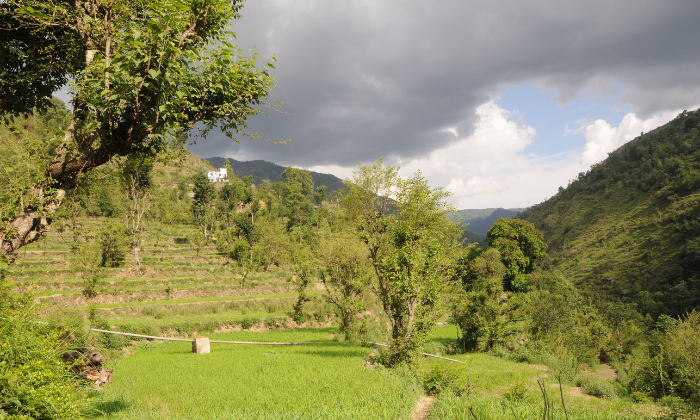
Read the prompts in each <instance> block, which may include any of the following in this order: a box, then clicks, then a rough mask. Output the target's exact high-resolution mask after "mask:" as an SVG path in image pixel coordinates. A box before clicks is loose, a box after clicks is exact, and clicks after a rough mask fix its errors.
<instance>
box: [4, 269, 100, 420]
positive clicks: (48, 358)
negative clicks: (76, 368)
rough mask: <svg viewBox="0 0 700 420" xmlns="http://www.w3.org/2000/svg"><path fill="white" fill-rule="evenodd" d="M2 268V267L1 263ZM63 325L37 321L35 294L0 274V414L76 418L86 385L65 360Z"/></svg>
mask: <svg viewBox="0 0 700 420" xmlns="http://www.w3.org/2000/svg"><path fill="white" fill-rule="evenodd" d="M2 269H3V270H4V267H3V268H2ZM63 334H64V331H61V330H59V329H52V328H49V327H47V326H45V325H40V324H37V323H36V319H35V317H34V314H33V308H32V299H31V298H29V297H26V296H19V295H17V294H15V293H14V292H12V291H11V290H10V287H9V285H8V284H7V283H6V281H5V280H4V274H3V275H2V279H0V417H2V418H17V419H30V418H31V419H76V418H81V417H82V413H83V412H84V411H85V409H86V408H87V407H86V405H87V400H86V396H87V394H86V390H85V388H84V387H83V386H82V385H81V384H80V383H79V382H78V380H77V379H76V378H75V377H74V376H73V374H72V373H71V372H70V371H69V369H68V365H66V364H65V363H63V361H62V360H61V354H62V350H63V343H62V341H61V337H62V335H63Z"/></svg>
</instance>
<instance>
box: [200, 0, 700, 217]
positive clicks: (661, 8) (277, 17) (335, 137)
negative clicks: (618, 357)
mask: <svg viewBox="0 0 700 420" xmlns="http://www.w3.org/2000/svg"><path fill="white" fill-rule="evenodd" d="M699 21H700V2H699V1H697V0H689V1H687V0H673V1H668V0H657V1H651V0H625V1H617V0H588V1H585V2H582V1H579V2H561V1H555V0H500V1H498V2H487V1H468V0H435V1H431V2H426V1H413V0H401V1H399V0H342V1H341V0H251V1H249V2H247V3H246V4H245V7H244V9H243V10H242V17H241V19H239V20H237V21H234V22H232V28H233V30H234V31H235V32H236V33H237V39H238V42H239V46H240V47H241V48H242V49H243V50H244V51H249V50H251V49H252V48H254V51H255V52H257V53H259V54H260V56H259V58H260V59H261V60H263V61H264V60H265V59H266V58H268V57H271V56H273V55H274V57H275V58H276V59H277V63H276V69H275V70H274V71H273V72H272V76H273V77H274V78H275V79H276V86H275V87H274V88H273V89H272V90H271V92H270V98H271V99H272V100H280V101H282V102H283V104H282V106H281V110H282V111H284V112H283V113H281V112H275V111H270V112H268V114H267V115H263V116H258V117H255V118H252V119H251V120H250V121H249V126H250V131H252V132H256V133H259V134H262V135H266V136H267V138H268V139H269V140H271V141H272V142H279V141H283V140H287V139H289V140H291V141H290V142H288V143H286V144H283V145H275V144H273V143H268V142H266V141H264V140H250V139H245V138H243V139H241V142H240V144H238V143H236V142H234V141H232V140H231V139H228V138H226V137H225V136H224V135H223V134H221V133H218V132H214V133H210V134H209V135H208V136H207V138H205V139H197V141H196V144H194V145H192V146H191V148H190V150H191V151H192V152H194V153H196V154H198V155H200V156H201V157H205V158H206V157H211V156H223V157H231V158H235V159H238V160H254V159H263V160H267V161H270V162H274V163H277V164H280V165H283V166H295V167H301V168H306V169H310V170H315V171H318V172H326V173H332V174H334V175H337V176H339V177H340V178H346V177H349V176H351V175H352V170H353V169H355V168H356V167H357V165H358V162H362V163H373V162H375V161H376V160H377V159H379V158H380V157H384V161H385V162H386V163H387V164H391V165H399V166H401V172H400V173H401V174H402V175H404V176H411V175H412V174H413V173H415V172H416V171H418V170H420V171H421V172H422V174H423V176H425V177H426V178H427V179H428V180H429V182H430V184H431V186H433V187H445V188H447V189H449V190H450V191H451V192H452V197H451V199H450V200H451V201H452V202H453V203H454V204H455V205H456V206H457V208H459V209H464V208H487V207H506V208H512V207H528V206H531V205H534V204H537V203H540V202H542V201H544V200H545V199H546V198H548V197H551V196H552V195H554V194H555V193H556V192H557V189H558V188H559V187H560V186H564V187H566V185H567V184H568V183H569V181H570V180H572V179H574V178H575V177H576V176H577V174H578V173H580V172H585V171H586V170H588V169H589V168H590V166H591V165H592V164H595V163H598V162H600V161H602V160H604V159H605V158H606V157H607V154H608V153H609V152H611V151H612V150H615V149H616V148H618V147H619V146H621V145H622V144H624V143H625V142H627V141H629V140H632V139H633V138H635V137H636V136H639V135H640V133H642V132H646V131H649V130H651V129H653V128H655V127H657V126H659V125H662V124H664V123H666V122H668V121H670V120H671V119H673V118H674V117H675V116H676V115H678V113H679V112H681V111H683V110H685V109H687V110H691V109H696V108H698V106H700V95H699V94H700V54H698V46H697V45H698V44H697V42H698V40H700V25H698V22H699Z"/></svg>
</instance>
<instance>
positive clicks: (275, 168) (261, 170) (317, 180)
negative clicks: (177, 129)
mask: <svg viewBox="0 0 700 420" xmlns="http://www.w3.org/2000/svg"><path fill="white" fill-rule="evenodd" d="M225 159H226V158H222V157H218V156H217V157H210V158H206V159H205V160H206V161H208V162H209V164H210V165H212V166H214V167H215V168H223V167H224V160H225ZM228 161H229V163H230V164H231V168H232V169H233V173H234V174H236V176H238V177H240V178H242V177H244V176H247V175H252V176H253V179H254V180H255V183H256V184H258V183H260V182H262V180H263V179H269V180H270V181H271V182H277V181H281V180H282V172H283V171H284V170H285V169H286V167H285V166H281V165H278V164H276V163H272V162H267V161H264V160H248V161H240V160H236V159H231V158H228ZM310 173H311V178H312V179H313V181H314V186H315V187H318V186H320V185H325V186H326V187H328V192H329V193H330V192H333V191H335V190H339V189H342V188H345V184H343V180H342V179H340V178H338V177H337V176H335V175H331V174H323V173H320V172H314V171H310Z"/></svg>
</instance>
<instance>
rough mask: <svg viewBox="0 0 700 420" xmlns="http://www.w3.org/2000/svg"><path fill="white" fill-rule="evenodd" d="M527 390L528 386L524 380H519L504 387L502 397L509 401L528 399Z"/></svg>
mask: <svg viewBox="0 0 700 420" xmlns="http://www.w3.org/2000/svg"><path fill="white" fill-rule="evenodd" d="M527 392H528V388H527V385H525V382H523V381H519V382H516V383H514V384H512V385H511V386H509V387H508V388H506V390H505V391H504V392H503V397H505V399H506V400H508V401H510V402H520V401H525V400H527V399H528V395H527Z"/></svg>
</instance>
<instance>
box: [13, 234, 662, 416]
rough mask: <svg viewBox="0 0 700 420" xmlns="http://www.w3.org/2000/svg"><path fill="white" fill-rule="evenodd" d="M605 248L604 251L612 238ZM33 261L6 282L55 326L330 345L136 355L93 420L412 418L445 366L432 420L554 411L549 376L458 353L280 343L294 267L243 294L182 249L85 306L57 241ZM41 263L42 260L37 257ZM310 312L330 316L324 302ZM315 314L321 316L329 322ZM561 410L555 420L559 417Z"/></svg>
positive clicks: (163, 250) (156, 256) (429, 346)
mask: <svg viewBox="0 0 700 420" xmlns="http://www.w3.org/2000/svg"><path fill="white" fill-rule="evenodd" d="M186 228H188V227H179V228H175V227H173V229H171V231H172V232H171V233H172V234H173V236H174V237H184V234H182V233H181V231H182V230H184V229H186ZM609 236H610V235H609V234H608V236H606V238H607V239H608V240H610V239H614V238H611V237H609ZM603 244H604V242H603ZM28 248H30V250H29V252H26V253H25V254H24V256H23V257H22V256H21V257H20V258H19V259H18V263H17V264H16V265H15V266H14V267H13V270H12V274H11V276H13V277H14V279H15V280H16V281H17V283H18V285H19V287H21V288H23V289H25V290H33V291H34V292H35V293H36V294H37V296H41V301H42V303H43V307H42V308H43V309H42V311H44V312H43V313H44V314H45V315H46V316H47V317H51V316H52V312H55V313H54V315H53V316H60V313H61V311H62V310H64V308H66V307H70V308H73V309H72V311H73V312H75V314H76V316H79V317H83V316H86V315H87V313H88V312H90V308H95V309H97V310H98V311H97V314H98V315H97V317H98V320H99V324H100V325H101V326H103V328H104V326H105V325H106V326H108V327H109V328H113V329H116V330H121V331H128V332H135V333H142V334H148V335H161V334H170V335H172V334H173V333H177V334H179V335H190V334H191V333H192V332H193V331H194V330H197V331H199V332H200V333H202V332H204V331H213V330H215V329H217V328H220V327H221V326H224V325H225V326H228V327H232V326H236V325H240V324H243V323H244V322H245V323H246V325H247V324H249V323H251V322H253V321H257V322H258V324H256V325H258V326H260V327H263V326H264V325H265V324H267V322H266V321H270V322H269V324H270V325H268V326H270V328H275V329H272V330H271V331H266V332H252V331H240V332H233V333H226V334H211V335H209V337H210V338H212V339H218V340H234V341H297V342H298V341H322V342H324V343H322V344H314V345H309V346H284V347H280V346H275V347H265V346H248V345H238V346H234V345H223V344H212V353H211V354H208V355H197V354H192V353H191V351H190V350H191V349H190V345H189V343H177V342H170V343H155V342H147V341H140V342H138V344H137V345H136V347H133V348H132V349H134V350H135V352H134V353H133V354H131V355H130V356H128V357H125V358H121V359H117V360H113V361H111V362H110V364H109V366H108V367H109V368H115V371H114V373H113V378H114V383H112V384H110V385H108V386H107V387H105V388H104V389H103V390H102V391H101V392H100V394H99V395H100V397H99V398H100V403H99V404H98V408H99V409H100V410H101V412H100V413H96V414H95V415H94V416H93V417H94V418H97V419H143V418H145V419H149V418H150V419H165V418H168V419H171V418H172V419H190V418H193V419H196V418H201V419H302V418H303V419H408V418H410V414H411V411H412V409H413V407H414V405H415V403H416V401H417V399H418V396H419V393H420V392H421V389H422V386H421V377H422V376H423V375H424V374H425V373H426V372H428V371H430V370H431V369H432V367H433V366H435V365H436V364H447V365H448V366H449V367H450V369H451V370H453V371H454V372H455V375H456V376H457V377H458V383H459V384H460V388H455V389H451V388H448V389H447V390H446V391H443V392H442V393H440V394H439V395H438V396H437V399H436V402H435V404H434V405H433V407H432V409H431V413H432V414H431V417H430V418H431V419H458V418H459V419H461V418H472V417H471V413H470V412H469V407H472V409H473V410H474V412H475V414H476V415H477V417H478V419H480V420H481V419H500V418H512V413H511V411H510V410H511V407H512V408H513V410H515V412H516V414H517V415H518V417H519V418H520V419H526V418H527V419H529V418H541V410H542V408H541V406H542V402H541V401H542V400H541V395H540V394H539V389H538V388H537V385H536V380H537V377H538V375H539V376H540V377H542V378H544V379H545V381H549V382H548V383H547V389H548V392H549V393H550V400H551V401H552V402H553V403H554V404H555V405H556V406H557V407H560V406H559V405H557V404H559V401H560V400H559V397H558V386H554V383H553V382H552V378H550V377H548V375H550V372H548V371H547V370H546V368H544V367H540V366H535V365H528V364H524V363H516V362H513V361H509V360H506V359H502V358H498V357H494V356H491V355H487V354H466V355H453V356H449V357H452V358H455V359H458V360H461V361H464V362H465V364H456V363H450V362H446V361H442V360H435V359H428V358H421V359H419V360H418V361H417V363H416V365H415V369H414V370H413V371H412V372H408V371H406V370H398V371H388V370H386V369H384V368H382V367H377V368H375V369H369V368H366V367H364V363H365V361H364V360H363V357H364V356H365V355H367V354H368V353H369V352H370V350H369V349H367V348H362V347H356V346H351V345H349V344H345V343H338V342H334V341H332V340H331V334H332V332H333V330H332V329H329V328H320V329H297V330H289V331H280V330H277V329H276V328H280V326H284V325H285V324H286V322H279V324H278V323H277V321H278V320H282V321H284V320H288V319H289V318H288V316H287V312H288V311H289V310H290V307H291V304H292V303H293V301H294V299H295V295H296V294H295V293H292V292H291V290H292V287H293V283H291V282H289V281H288V280H289V279H291V277H292V275H293V274H294V273H293V272H291V271H289V270H290V269H289V267H272V268H271V270H270V271H269V272H264V273H252V274H251V275H249V276H248V277H247V281H246V284H245V285H244V286H241V285H240V273H238V271H237V269H236V268H234V267H231V266H230V265H229V264H228V262H227V261H226V260H225V259H224V258H221V257H220V256H219V255H218V254H215V252H214V251H213V248H212V247H210V248H209V249H208V250H207V251H206V252H202V253H200V255H199V256H197V255H194V252H193V251H192V250H191V249H190V248H189V247H188V246H186V245H184V246H180V245H173V244H168V245H167V247H165V246H161V247H146V249H145V250H144V251H143V253H142V255H143V256H144V267H145V270H144V271H141V272H137V271H136V270H134V268H133V267H131V265H130V264H131V261H129V260H127V262H126V266H125V267H121V268H110V269H106V270H105V273H106V276H107V278H106V279H104V280H102V281H101V283H100V284H99V285H98V292H99V295H98V297H97V298H96V299H94V300H89V301H86V300H85V298H83V297H82V295H81V292H82V288H83V287H84V284H83V281H84V280H83V279H80V278H79V277H80V276H81V275H82V271H81V270H80V269H78V268H77V267H70V266H69V265H68V266H67V265H66V264H63V265H59V264H56V263H60V262H61V261H64V262H68V263H70V260H67V259H66V258H65V250H66V246H65V244H62V243H61V242H60V238H58V237H57V235H56V234H53V233H50V234H49V235H48V236H47V238H46V239H45V240H44V242H41V243H39V244H35V245H32V246H30V247H28ZM38 252H42V253H44V254H43V257H42V258H40V257H37V255H36V254H37V253H38ZM50 289H53V290H50ZM322 293H323V292H322V291H321V290H310V291H309V292H308V294H310V295H315V296H320V294H322ZM166 297H170V299H166ZM91 302H93V303H92V304H90V303H91ZM86 303H87V305H86ZM314 304H316V305H323V304H324V303H323V301H322V300H321V299H319V300H318V301H317V302H315V303H314ZM321 309H322V308H321ZM318 314H320V315H322V316H326V315H327V311H326V310H319V311H318ZM320 315H319V316H320ZM323 320H324V321H325V318H324V319H323ZM273 324H274V325H273ZM98 328H99V327H98ZM457 337H458V331H457V329H456V327H454V326H446V327H440V328H437V329H435V330H434V331H433V333H432V334H431V336H430V337H429V339H428V341H427V343H426V344H425V346H424V348H423V351H425V352H426V353H434V354H444V353H445V352H446V351H447V349H448V348H449V347H450V346H451V345H453V343H454V340H455V339H456V338H457ZM94 338H97V339H98V341H100V340H102V339H104V340H102V341H100V342H101V343H102V345H104V346H105V347H106V348H107V349H109V350H108V351H110V352H112V353H113V354H116V353H120V352H121V351H122V350H121V349H122V346H124V345H128V344H129V341H130V340H127V339H123V340H116V339H115V340H111V341H110V340H108V339H106V337H101V336H99V335H96V336H95V337H94ZM463 390H466V392H461V393H460V395H459V396H458V395H456V392H455V391H463ZM564 392H565V397H566V404H567V408H568V409H569V414H570V417H571V418H572V419H608V418H609V419H632V418H641V417H642V416H643V415H646V414H647V413H653V411H654V409H655V408H654V407H653V406H645V405H641V404H632V403H631V402H628V401H627V400H623V399H613V400H603V399H599V398H594V397H590V396H587V395H582V394H581V392H580V389H578V388H575V387H572V386H569V385H564ZM557 410H559V411H556V412H555V418H564V417H563V411H561V409H560V408H557Z"/></svg>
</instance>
